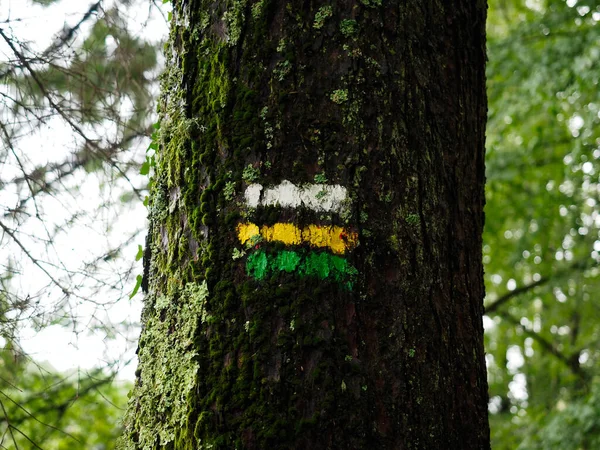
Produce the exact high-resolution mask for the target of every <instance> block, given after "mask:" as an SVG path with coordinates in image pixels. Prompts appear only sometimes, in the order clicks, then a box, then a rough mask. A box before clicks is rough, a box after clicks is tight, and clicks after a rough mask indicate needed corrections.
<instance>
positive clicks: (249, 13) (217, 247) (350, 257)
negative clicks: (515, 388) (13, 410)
mask: <svg viewBox="0 0 600 450" xmlns="http://www.w3.org/2000/svg"><path fill="white" fill-rule="evenodd" d="M485 17H486V2H485V0H469V1H468V0H454V1H451V2H441V1H434V0H407V1H403V2H396V1H391V0H360V1H359V0H355V1H337V2H331V1H317V0H314V1H311V2H308V1H300V0H289V1H273V0H260V1H246V0H229V1H218V0H217V1H206V0H188V1H186V2H181V1H178V2H175V4H174V12H173V21H172V24H173V26H172V32H171V36H170V41H169V44H168V47H167V60H168V70H167V72H166V73H165V75H164V78H163V86H162V101H161V105H162V106H161V110H160V114H161V129H160V133H159V134H160V139H159V152H158V154H157V156H156V173H155V176H154V178H153V183H152V192H151V199H150V231H149V239H148V245H147V249H146V256H147V258H145V259H146V272H147V275H146V280H145V283H144V284H145V286H147V287H148V293H147V295H146V299H145V308H144V312H143V331H142V336H141V339H140V343H139V350H138V355H139V359H140V363H139V368H138V373H137V374H138V379H137V383H136V387H135V389H134V391H133V394H132V398H131V401H130V407H129V411H128V413H127V415H126V418H125V427H126V429H125V434H124V436H123V438H122V442H121V446H122V448H125V449H138V448H139V449H142V448H143V449H151V448H168V449H178V450H179V449H189V450H191V449H194V450H196V449H209V448H210V449H261V450H262V449H484V448H489V429H488V421H487V383H486V368H485V360H484V350H483V327H482V319H481V318H482V313H483V306H482V300H483V296H484V287H483V276H482V273H483V269H482V261H481V234H482V227H483V219H484V218H483V204H484V132H485V120H486V96H485V75H484V66H485Z"/></svg>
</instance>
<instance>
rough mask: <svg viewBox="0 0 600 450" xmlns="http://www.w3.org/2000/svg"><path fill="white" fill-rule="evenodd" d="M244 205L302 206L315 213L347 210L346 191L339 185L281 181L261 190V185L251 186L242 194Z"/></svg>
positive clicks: (252, 206)
mask: <svg viewBox="0 0 600 450" xmlns="http://www.w3.org/2000/svg"><path fill="white" fill-rule="evenodd" d="M244 197H245V198H246V205H247V206H248V207H250V208H256V207H258V206H276V205H279V206H281V207H283V208H298V207H300V206H303V207H305V208H309V209H312V210H313V211H317V212H336V213H342V212H345V211H346V210H347V209H348V206H349V202H348V191H347V189H346V188H345V187H343V186H340V185H339V184H334V185H332V184H306V185H304V186H296V185H295V184H294V183H292V182H290V181H288V180H283V181H282V182H281V183H280V184H278V185H277V186H272V187H268V188H266V189H264V188H263V186H262V185H261V184H251V185H250V186H248V187H247V188H246V192H245V194H244Z"/></svg>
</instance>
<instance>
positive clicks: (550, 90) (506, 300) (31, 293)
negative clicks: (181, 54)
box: [0, 0, 600, 450]
mask: <svg viewBox="0 0 600 450" xmlns="http://www.w3.org/2000/svg"><path fill="white" fill-rule="evenodd" d="M11 1H12V3H11ZM162 3H163V1H162V0H157V1H154V0H112V1H111V0H105V1H97V2H82V1H80V0H78V1H72V0H3V1H2V3H1V4H0V136H1V137H0V143H1V144H0V344H1V346H2V348H3V351H2V352H0V448H26V449H29V448H32V449H33V448H42V449H45V450H47V449H61V450H62V449H84V448H85V449H96V450H100V449H112V448H113V447H114V441H115V437H116V436H117V435H118V434H119V432H120V429H119V418H120V416H121V414H122V412H123V408H124V406H125V404H126V402H127V392H128V390H129V387H130V381H128V380H131V378H132V375H131V374H132V370H131V368H132V364H130V363H131V361H132V360H133V361H134V358H133V356H132V353H133V352H132V349H135V340H136V338H137V335H138V333H139V328H138V324H137V320H138V318H139V310H140V302H141V300H140V297H141V295H138V296H133V297H132V298H130V297H131V294H132V292H133V291H135V290H137V287H139V278H138V277H137V276H138V275H139V273H141V267H140V261H139V259H140V257H141V253H140V249H141V246H142V245H143V242H144V235H145V231H144V228H145V215H146V211H145V208H144V199H145V196H146V193H147V185H148V181H149V178H148V176H147V175H148V173H149V170H150V165H151V161H152V154H153V151H154V149H153V148H152V144H151V139H150V137H151V135H152V132H153V130H154V127H153V123H154V121H155V120H156V119H155V113H154V110H155V103H154V99H155V98H156V97H157V92H158V81H159V77H160V70H161V69H160V66H161V61H162V56H161V51H162V41H163V40H164V39H165V38H166V33H167V30H168V26H167V23H168V19H169V17H168V16H169V12H168V11H169V7H168V4H167V5H162ZM17 5H18V7H17ZM24 6H26V7H24ZM489 6H490V9H489V18H488V57H489V62H488V69H487V71H488V94H489V123H488V132H487V187H486V193H487V205H486V229H485V235H484V254H483V258H484V264H485V272H486V273H485V281H486V288H487V297H486V300H485V302H486V316H485V317H484V325H485V328H486V346H487V363H488V373H489V383H490V420H491V426H492V444H493V448H494V449H565V450H568V449H574V450H575V449H597V448H600V377H599V375H600V374H599V360H600V349H599V346H598V344H599V341H600V320H599V318H600V298H599V297H598V294H597V292H598V291H599V290H600V214H599V212H598V211H599V208H600V206H599V204H600V180H599V176H600V126H599V125H600V91H599V87H598V83H599V80H600V1H586V0H566V1H565V0H490V1H489ZM53 17H54V19H53ZM40 18H44V20H45V22H43V23H42V22H40V20H39V19H40ZM40 23H42V25H40ZM40 336H41V337H42V339H40ZM65 336H68V337H67V338H65ZM35 339H37V344H35V345H32V344H27V342H29V341H30V340H33V341H35ZM99 342H100V343H101V347H102V348H100V349H98V343H99ZM44 344H45V346H44ZM36 345H37V347H36ZM92 347H93V348H92ZM36 349H37V350H36ZM92 353H93V354H94V355H99V356H95V357H93V358H90V357H89V355H90V354H92ZM52 355H53V356H52ZM65 360H70V361H71V364H70V365H68V364H66V365H63V364H62V363H61V361H62V362H64V361H65ZM133 366H135V361H134V364H133Z"/></svg>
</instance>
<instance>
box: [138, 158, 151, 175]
mask: <svg viewBox="0 0 600 450" xmlns="http://www.w3.org/2000/svg"><path fill="white" fill-rule="evenodd" d="M149 173H150V161H148V160H146V161H144V163H143V164H142V167H140V175H148V174H149Z"/></svg>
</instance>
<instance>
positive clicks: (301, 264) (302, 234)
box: [236, 180, 358, 289]
mask: <svg viewBox="0 0 600 450" xmlns="http://www.w3.org/2000/svg"><path fill="white" fill-rule="evenodd" d="M244 198H245V203H246V206H247V207H248V208H260V207H268V206H279V207H282V208H286V209H300V208H306V209H310V210H313V211H315V212H328V213H334V214H345V213H347V212H349V208H350V202H349V199H348V192H347V189H346V188H345V187H343V186H340V185H327V184H319V183H315V184H306V185H301V186H297V185H295V184H293V183H292V182H290V181H288V180H283V181H282V182H281V183H280V184H278V185H276V186H271V187H266V188H265V187H263V186H262V185H261V184H258V183H255V184H251V185H249V186H248V187H247V188H246V192H245V193H244ZM236 231H237V237H238V240H239V242H240V243H241V244H242V245H245V246H246V247H248V248H250V249H251V252H250V254H249V255H248V258H247V260H246V273H247V275H248V276H251V277H252V278H254V279H256V280H262V279H264V278H265V277H266V276H268V275H272V274H275V273H284V272H287V273H296V274H298V275H299V276H310V277H316V278H318V279H321V280H331V281H335V282H338V283H340V284H343V285H344V286H345V287H346V288H348V289H352V280H353V278H354V277H355V275H356V274H357V273H358V272H357V270H356V269H355V268H354V267H353V266H352V265H351V264H350V263H348V261H347V260H346V258H345V257H344V256H343V255H345V254H346V253H347V252H349V251H351V250H353V249H354V248H355V247H356V246H357V245H358V233H356V232H355V231H352V230H349V229H348V228H345V227H340V226H337V225H332V224H309V225H307V226H303V227H300V226H298V225H296V224H294V223H286V222H279V223H275V224H273V225H260V224H255V223H252V222H243V223H239V224H238V225H237V229H236ZM270 242H281V243H283V244H285V245H286V246H290V247H291V248H290V249H286V250H282V251H277V252H268V251H266V250H265V249H264V248H262V247H261V243H270ZM299 246H308V247H310V248H311V249H321V250H325V251H321V252H317V251H315V250H308V249H303V248H297V247H299ZM330 252H331V253H330Z"/></svg>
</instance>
